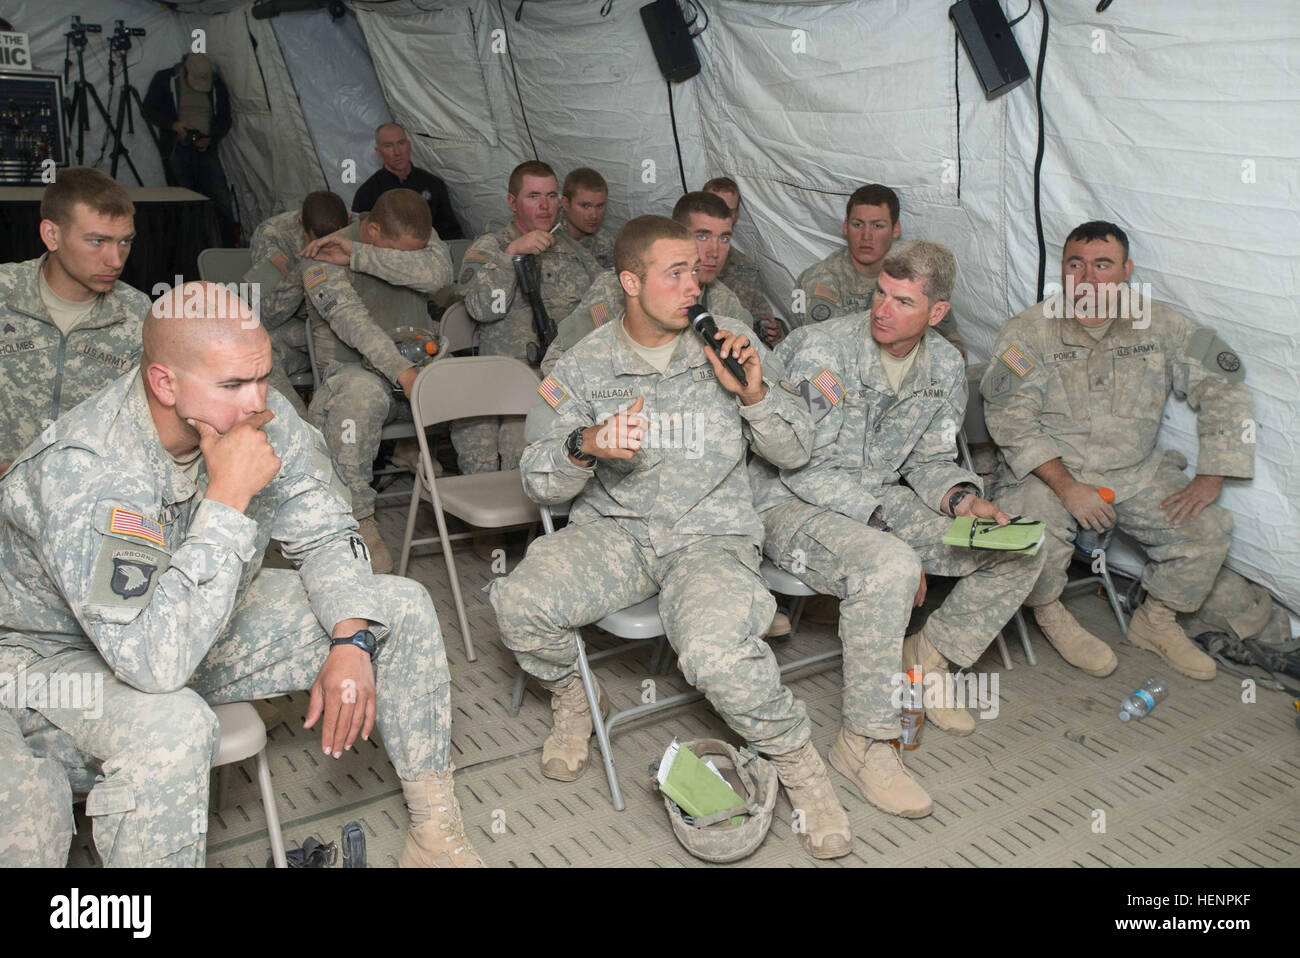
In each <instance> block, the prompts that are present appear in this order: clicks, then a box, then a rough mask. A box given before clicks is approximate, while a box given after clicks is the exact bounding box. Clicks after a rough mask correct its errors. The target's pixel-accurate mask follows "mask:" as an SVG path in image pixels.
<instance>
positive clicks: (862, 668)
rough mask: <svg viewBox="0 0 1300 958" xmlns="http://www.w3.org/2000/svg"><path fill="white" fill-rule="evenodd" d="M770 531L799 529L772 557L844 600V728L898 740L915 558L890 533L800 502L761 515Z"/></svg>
mask: <svg viewBox="0 0 1300 958" xmlns="http://www.w3.org/2000/svg"><path fill="white" fill-rule="evenodd" d="M763 520H764V525H766V526H767V527H768V529H769V530H770V529H772V528H773V527H774V526H778V525H779V526H781V527H784V528H787V529H789V528H797V529H798V531H797V532H795V533H794V535H793V536H790V537H789V543H788V545H779V546H777V547H775V548H773V545H774V543H773V542H772V540H771V539H769V540H768V544H767V547H765V550H764V551H766V552H767V556H768V558H769V559H771V560H772V561H773V562H775V563H776V564H777V565H778V566H780V567H781V568H782V569H784V570H785V571H786V572H789V573H791V574H793V575H795V576H797V577H798V578H799V579H800V580H802V581H803V582H804V584H805V585H807V586H808V588H810V589H815V590H816V591H817V592H819V593H822V594H823V595H833V596H836V597H837V598H839V600H840V625H839V628H840V641H841V642H843V644H844V704H843V706H842V711H843V722H844V725H845V726H846V727H848V728H849V729H850V730H851V731H853V732H856V733H857V734H859V735H865V736H867V737H869V738H875V739H892V738H898V735H899V717H898V716H899V713H898V707H897V706H896V705H894V704H892V702H893V695H894V690H895V688H897V687H898V682H899V678H898V676H899V672H900V668H901V665H902V655H903V634H904V633H905V632H906V630H907V622H908V619H909V618H910V617H911V614H912V597H913V596H914V595H915V593H916V587H917V586H918V585H919V584H920V580H921V562H920V560H919V559H918V558H917V557H916V553H915V552H913V551H912V549H911V548H910V547H909V546H908V545H907V543H905V542H903V540H901V539H899V538H898V537H897V536H893V535H890V534H889V533H888V532H881V531H879V530H878V529H873V528H871V526H869V525H867V524H866V523H864V522H859V521H858V520H857V519H850V518H849V517H848V516H845V515H841V514H840V513H838V512H831V511H829V510H827V509H823V508H821V507H819V506H812V505H809V504H808V503H806V502H802V501H800V500H798V499H796V500H793V501H790V502H785V503H782V504H780V505H778V506H776V507H774V508H772V509H768V510H767V511H766V512H764V513H763Z"/></svg>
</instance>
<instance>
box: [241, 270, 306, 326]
mask: <svg viewBox="0 0 1300 958" xmlns="http://www.w3.org/2000/svg"><path fill="white" fill-rule="evenodd" d="M244 282H245V283H248V284H256V285H251V288H253V289H256V290H257V299H258V302H257V310H258V316H259V318H260V319H261V321H262V325H263V326H265V327H266V328H267V330H268V331H270V330H273V329H278V328H279V327H280V326H282V325H283V324H284V323H286V322H288V321H289V320H290V319H292V318H293V315H294V313H296V312H297V311H298V307H299V306H301V305H302V264H301V263H300V262H299V263H293V264H290V262H289V260H288V259H287V258H285V257H281V259H280V260H276V259H270V258H268V259H264V260H262V261H261V262H257V261H254V264H253V268H252V269H250V270H249V271H248V272H247V273H245V274H244Z"/></svg>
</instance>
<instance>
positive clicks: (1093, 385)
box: [980, 220, 1255, 679]
mask: <svg viewBox="0 0 1300 958" xmlns="http://www.w3.org/2000/svg"><path fill="white" fill-rule="evenodd" d="M1061 273H1062V285H1063V286H1064V290H1063V292H1062V293H1060V294H1058V295H1057V296H1054V297H1052V298H1050V299H1048V300H1047V301H1045V302H1042V303H1038V304H1036V305H1034V306H1031V307H1030V308H1029V309H1027V310H1025V311H1024V312H1023V313H1021V314H1020V315H1019V316H1013V317H1012V318H1011V319H1009V320H1008V321H1007V323H1006V325H1005V326H1003V327H1002V331H1001V332H1000V333H999V334H998V341H997V344H996V345H995V346H994V347H993V355H994V357H995V358H994V360H993V361H992V362H990V363H989V367H988V370H987V371H986V372H985V374H984V379H983V381H982V382H981V384H980V389H981V391H982V392H983V393H984V400H985V410H984V412H985V417H986V419H987V421H988V427H989V433H990V434H991V435H992V436H993V438H994V439H995V440H996V441H997V444H998V455H999V457H1000V458H1001V460H1002V464H1003V470H1002V471H1003V478H1002V482H1003V483H1004V484H1005V488H1004V489H1001V490H999V497H1000V498H1002V499H1003V500H1004V501H1005V502H1007V503H1008V506H1009V507H1014V508H1015V509H1016V510H1017V511H1020V512H1024V513H1027V514H1030V515H1033V516H1035V517H1036V518H1039V519H1043V520H1044V521H1046V522H1047V539H1046V540H1045V541H1044V542H1043V552H1044V553H1045V555H1046V563H1045V565H1044V566H1043V575H1042V577H1041V578H1040V579H1039V580H1038V584H1037V585H1035V586H1034V591H1033V592H1031V593H1030V595H1029V597H1028V599H1026V603H1027V604H1028V605H1029V606H1031V607H1032V608H1033V610H1034V617H1035V618H1036V619H1037V620H1038V624H1039V626H1040V627H1041V628H1042V630H1043V632H1044V634H1045V635H1046V636H1047V638H1048V640H1049V641H1050V642H1051V643H1052V645H1053V646H1054V647H1055V648H1056V650H1057V651H1058V652H1060V653H1061V656H1062V658H1064V659H1065V660H1066V661H1067V662H1069V663H1070V664H1071V665H1073V666H1075V667H1077V668H1079V669H1082V670H1083V671H1085V672H1087V673H1089V674H1090V675H1107V674H1109V673H1110V672H1111V671H1113V670H1114V668H1115V664H1116V659H1115V653H1114V652H1112V651H1111V649H1110V647H1109V646H1108V645H1107V644H1106V643H1105V642H1103V641H1102V640H1101V639H1099V638H1097V637H1096V636H1095V635H1093V634H1092V633H1090V632H1088V631H1087V630H1086V629H1084V628H1083V627H1082V626H1081V625H1079V623H1078V622H1076V621H1075V619H1074V617H1073V616H1072V615H1070V613H1069V612H1068V611H1067V610H1066V608H1065V606H1063V605H1062V604H1061V602H1060V595H1061V590H1062V589H1064V588H1065V583H1066V570H1067V568H1068V567H1069V564H1070V556H1071V554H1072V553H1073V551H1074V538H1075V536H1076V535H1077V534H1078V531H1079V529H1081V528H1085V529H1091V530H1093V531H1096V532H1104V531H1105V530H1107V529H1110V528H1112V527H1113V526H1116V525H1118V526H1119V528H1120V529H1122V530H1124V531H1125V532H1127V533H1128V534H1129V535H1131V536H1133V538H1135V539H1137V540H1138V541H1139V542H1141V543H1142V544H1143V545H1144V546H1145V547H1146V549H1147V558H1148V560H1149V561H1148V563H1147V565H1146V568H1145V569H1144V570H1143V572H1142V584H1143V585H1144V586H1145V587H1146V590H1147V593H1148V595H1147V599H1146V601H1145V602H1143V603H1142V606H1141V607H1140V608H1139V609H1138V610H1137V612H1136V613H1134V615H1133V619H1132V621H1131V622H1130V623H1129V630H1128V640H1129V641H1130V642H1131V643H1133V644H1134V645H1136V646H1137V647H1138V648H1140V649H1146V650H1147V651H1149V652H1154V653H1156V654H1157V655H1159V656H1160V657H1161V658H1162V659H1164V660H1165V661H1166V662H1168V663H1169V665H1170V667H1171V668H1173V669H1174V670H1175V671H1177V672H1181V673H1182V674H1183V675H1188V676H1191V677H1192V678H1194V679H1212V678H1214V676H1215V673H1216V671H1217V668H1216V666H1215V663H1214V660H1213V659H1212V658H1210V657H1209V656H1208V655H1206V654H1205V653H1204V652H1202V651H1201V650H1200V649H1198V648H1196V646H1194V645H1193V644H1192V643H1191V641H1190V640H1189V639H1188V638H1187V635H1186V633H1184V632H1183V629H1182V627H1181V626H1180V625H1179V624H1178V621H1177V619H1176V618H1175V613H1178V612H1182V613H1190V612H1194V611H1195V610H1196V609H1198V608H1199V607H1200V606H1201V604H1202V603H1203V602H1204V601H1205V598H1206V596H1207V595H1208V594H1209V593H1210V590H1211V588H1212V587H1213V586H1214V583H1215V577H1216V575H1217V574H1218V572H1219V568H1220V567H1221V566H1222V565H1223V560H1224V557H1225V556H1227V554H1228V546H1229V545H1230V544H1231V539H1232V514H1231V513H1230V512H1228V511H1227V510H1226V509H1223V508H1221V507H1220V506H1217V505H1214V501H1215V499H1217V498H1218V496H1219V490H1220V489H1222V488H1223V480H1224V477H1225V476H1234V477H1238V478H1242V479H1249V478H1250V477H1251V476H1253V475H1254V473H1255V445H1254V442H1253V437H1252V438H1251V439H1250V440H1247V439H1246V437H1245V435H1244V434H1243V430H1244V429H1245V424H1249V423H1250V422H1251V421H1252V417H1253V406H1252V402H1251V396H1250V391H1249V390H1248V389H1247V388H1246V387H1245V385H1243V382H1242V381H1243V380H1244V379H1245V377H1246V370H1245V367H1244V366H1243V364H1242V362H1241V358H1240V357H1239V356H1238V355H1237V354H1236V353H1235V352H1234V351H1233V350H1232V347H1231V346H1229V345H1228V344H1227V343H1225V342H1224V341H1223V340H1222V339H1220V338H1219V336H1218V335H1217V334H1216V333H1215V331H1214V330H1212V329H1209V328H1208V327H1205V326H1198V325H1197V324H1195V323H1193V322H1192V321H1191V320H1189V319H1188V318H1187V317H1186V316H1184V315H1182V314H1181V313H1179V312H1177V311H1175V310H1174V309H1172V308H1170V307H1169V306H1167V305H1165V304H1164V303H1161V302H1157V301H1156V300H1153V299H1149V298H1147V297H1145V296H1143V295H1138V294H1136V293H1135V292H1134V291H1133V290H1132V289H1131V288H1130V287H1129V286H1128V285H1127V284H1128V281H1129V277H1130V276H1132V273H1133V261H1132V260H1131V259H1129V255H1128V237H1127V236H1126V235H1125V234H1124V231H1123V230H1122V229H1120V227H1118V226H1116V225H1115V224H1114V223H1107V222H1104V221H1100V220H1097V221H1093V222H1089V223H1084V224H1082V225H1081V226H1078V227H1076V228H1075V229H1074V230H1073V231H1072V232H1071V233H1070V235H1069V236H1068V237H1067V238H1066V241H1065V249H1064V250H1063V252H1062V256H1061ZM1171 392H1172V393H1173V394H1174V395H1175V396H1177V397H1178V398H1179V399H1185V400H1186V401H1187V404H1188V405H1189V406H1190V407H1191V408H1192V409H1193V410H1194V411H1195V412H1196V413H1197V419H1196V426H1197V435H1198V440H1199V444H1198V451H1197V461H1196V476H1195V477H1194V478H1193V479H1191V480H1190V481H1189V480H1188V479H1187V476H1186V475H1185V474H1184V472H1183V469H1184V467H1185V466H1186V465H1187V460H1186V459H1185V458H1184V457H1183V455H1182V454H1181V453H1179V452H1176V451H1173V450H1164V449H1161V448H1160V447H1159V446H1157V445H1156V432H1157V431H1158V430H1159V428H1160V422H1161V417H1162V415H1163V412H1164V408H1165V402H1166V401H1167V400H1168V398H1169V394H1170V393H1171ZM1101 488H1107V489H1110V490H1111V491H1112V492H1113V493H1114V503H1113V504H1111V503H1107V502H1105V501H1104V500H1103V499H1102V498H1101V496H1100V494H1099V493H1098V490H1099V489H1101Z"/></svg>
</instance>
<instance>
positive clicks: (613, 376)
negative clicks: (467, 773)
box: [489, 216, 852, 858]
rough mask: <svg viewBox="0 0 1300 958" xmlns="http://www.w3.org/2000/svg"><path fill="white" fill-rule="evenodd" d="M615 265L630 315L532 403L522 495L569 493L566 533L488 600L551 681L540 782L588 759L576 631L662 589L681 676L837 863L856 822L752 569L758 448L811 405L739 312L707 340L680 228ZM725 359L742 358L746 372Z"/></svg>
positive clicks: (512, 639)
mask: <svg viewBox="0 0 1300 958" xmlns="http://www.w3.org/2000/svg"><path fill="white" fill-rule="evenodd" d="M614 258H615V262H616V265H617V266H618V267H619V280H620V282H621V283H622V285H623V290H624V294H625V300H626V304H625V305H626V313H625V315H624V316H623V317H622V318H621V319H620V320H619V321H618V322H611V323H607V324H605V325H604V326H602V327H601V328H600V329H597V330H596V331H595V332H593V333H592V334H591V335H589V336H587V337H586V338H585V339H583V340H582V342H580V343H578V345H577V346H576V347H574V349H573V350H571V351H570V352H569V353H567V354H566V355H565V357H564V358H563V359H562V360H560V363H559V365H558V366H556V367H555V372H554V373H552V374H551V375H550V376H548V377H547V378H546V379H544V380H543V381H542V384H541V386H539V387H538V393H539V394H540V395H541V399H540V400H539V401H538V403H537V404H536V405H535V406H534V407H533V409H532V410H531V411H530V413H529V415H528V431H527V435H528V437H529V438H530V440H531V442H530V444H529V446H528V448H527V449H526V450H525V451H524V455H523V459H522V461H521V463H520V466H521V469H522V471H523V478H524V488H525V490H526V491H527V493H528V495H529V496H531V497H532V498H533V499H535V500H536V501H538V502H543V503H559V502H565V501H567V500H569V499H573V498H574V497H575V496H576V497H577V498H576V500H575V502H574V505H573V509H572V511H571V513H570V520H569V525H568V526H567V527H565V528H564V529H562V530H561V531H559V532H558V533H555V534H554V535H548V536H542V537H541V538H539V539H536V540H534V542H533V544H532V545H531V546H530V547H529V549H528V555H527V556H526V557H525V558H524V560H523V562H521V563H520V564H519V566H518V567H517V568H516V569H515V571H514V572H513V573H511V574H510V575H509V576H507V577H506V578H504V579H496V580H495V581H493V583H492V585H491V588H490V592H489V596H490V598H491V602H492V607H493V608H494V609H495V610H496V614H497V621H498V623H499V624H500V627H501V637H502V640H503V641H504V642H505V644H506V646H507V647H508V648H510V650H511V651H513V652H514V653H515V657H516V658H517V659H518V660H519V664H520V667H521V668H523V669H524V670H525V671H526V672H528V673H529V674H530V675H532V676H534V677H536V678H537V679H538V680H539V681H541V682H542V684H543V685H544V686H545V687H546V688H547V689H548V690H549V691H550V692H551V707H552V710H553V712H554V721H553V727H552V729H551V734H550V735H549V736H548V737H547V739H546V742H545V744H544V745H543V747H542V774H543V775H545V776H547V777H548V778H554V779H558V780H560V781H566V782H568V781H573V780H574V779H576V778H578V776H579V775H581V774H582V772H583V770H584V769H585V768H586V766H587V759H588V739H589V737H590V736H591V732H592V725H593V723H592V715H591V711H590V708H589V704H588V701H587V697H586V694H585V692H584V689H583V684H582V679H581V678H580V677H579V676H578V675H577V673H576V671H575V669H576V664H577V645H576V643H575V641H574V636H575V634H576V632H575V630H577V629H578V628H580V627H582V626H583V625H586V624H588V623H591V622H594V621H596V620H597V619H599V618H600V617H601V616H603V615H606V614H608V613H609V612H612V611H614V610H617V609H621V608H624V607H626V606H629V605H632V604H634V603H637V602H640V601H641V600H643V599H645V598H648V597H649V596H651V595H654V594H655V593H656V592H658V593H659V614H660V616H661V617H662V618H663V622H664V627H665V629H666V630H667V637H668V641H669V643H670V644H671V645H672V647H673V648H674V650H676V652H677V655H678V660H679V662H680V664H681V667H682V672H683V674H684V675H685V676H686V677H687V679H688V680H689V681H690V682H692V683H693V684H694V685H696V686H697V687H698V688H699V689H700V690H701V691H702V692H703V693H704V694H705V696H706V697H707V698H708V700H709V701H710V702H711V703H712V704H713V706H714V708H716V709H717V711H718V713H719V714H720V715H721V716H722V717H723V719H725V720H726V722H727V723H728V724H729V725H730V726H731V727H732V728H733V729H735V730H736V732H737V733H739V734H740V735H742V736H743V737H744V738H745V739H746V740H747V741H748V742H750V743H752V744H753V745H754V747H755V748H756V749H758V750H759V751H761V752H763V753H764V754H766V755H768V756H769V757H770V758H771V760H772V763H773V764H774V765H775V766H776V768H777V772H778V774H779V775H780V777H781V782H782V783H783V784H784V785H785V787H786V789H787V791H788V793H789V796H790V804H791V806H792V807H793V808H795V809H797V810H800V811H802V812H803V818H804V824H805V826H806V827H805V829H804V830H803V832H802V833H801V836H800V838H801V841H802V843H803V845H804V848H805V849H806V850H807V851H808V852H809V853H810V854H812V855H813V856H814V857H817V858H838V857H841V856H843V855H847V854H848V853H849V852H850V851H851V850H852V830H851V829H850V827H849V821H848V817H847V816H846V815H845V813H844V809H843V807H842V806H841V805H840V803H839V800H838V799H837V798H836V795H835V790H834V788H833V787H832V786H831V783H830V779H829V777H828V776H827V773H826V768H825V766H824V765H823V764H822V760H821V757H820V756H819V755H818V754H817V750H816V749H815V748H814V747H813V746H812V743H811V741H810V738H811V730H810V727H809V724H808V717H807V714H806V712H805V709H804V706H803V704H802V703H801V702H799V701H797V700H796V699H795V698H794V696H793V695H791V694H790V690H789V689H787V688H786V687H785V686H784V685H782V684H781V675H780V672H779V670H778V668H777V664H776V659H775V657H774V656H773V655H772V650H771V649H770V648H769V647H768V646H767V644H766V643H765V642H763V640H762V635H763V632H764V630H765V629H766V628H767V625H768V623H769V622H771V620H772V612H773V611H774V609H775V607H776V604H775V602H774V601H773V600H772V596H771V594H770V593H769V592H768V591H767V587H766V586H765V585H764V584H763V579H762V576H761V575H760V574H759V561H760V559H761V558H762V557H761V555H760V553H759V545H760V543H761V542H762V538H763V527H762V523H761V522H760V521H759V518H758V515H757V513H755V511H754V504H753V500H752V498H751V494H750V488H749V477H748V476H747V475H746V473H745V459H746V456H747V455H748V451H749V449H750V447H751V446H752V447H753V450H754V451H755V452H756V453H757V454H759V455H761V456H764V457H766V458H768V459H769V460H771V461H773V462H775V463H777V464H778V465H780V466H783V467H788V468H794V467H797V466H798V465H800V464H801V463H803V462H805V461H806V460H807V458H808V444H809V440H810V437H811V423H810V422H809V420H808V409H807V406H805V404H804V403H803V401H802V400H801V399H800V397H799V394H798V392H797V391H796V390H794V389H793V388H792V387H791V386H790V385H789V383H787V382H785V380H784V371H783V370H782V368H781V364H780V362H779V361H777V360H776V359H775V358H774V357H772V356H771V355H769V354H768V353H767V351H766V348H765V347H763V346H762V345H759V344H751V342H750V340H749V336H748V335H747V334H746V332H745V331H744V327H743V326H741V324H739V323H738V322H736V320H735V319H734V318H731V317H719V318H718V323H719V326H720V327H721V328H722V333H721V336H720V338H719V339H718V340H717V341H716V343H715V344H714V345H713V346H710V347H706V346H705V344H704V343H703V342H702V341H701V340H700V338H699V337H698V336H697V335H696V334H695V333H694V332H693V331H692V330H691V329H690V321H689V318H688V313H687V310H688V309H689V308H690V307H691V306H692V305H694V303H695V299H696V297H697V296H698V295H699V292H700V288H699V285H698V284H697V283H696V281H695V271H696V269H697V268H698V266H699V262H700V257H699V253H698V251H697V249H696V245H695V241H694V239H693V238H692V236H691V234H690V231H689V230H687V229H686V228H685V227H684V226H682V225H681V224H680V223H677V222H674V221H673V220H669V219H664V218H663V217H659V216H639V217H637V218H636V219H633V220H632V221H631V222H629V223H628V224H627V225H626V226H624V227H623V229H622V230H621V231H620V232H619V234H618V239H617V240H616V241H615V245H614ZM720 356H721V357H723V358H726V357H734V358H735V359H736V360H737V361H738V362H740V363H741V365H742V366H743V367H744V371H745V378H746V379H747V384H745V385H742V384H741V383H740V381H739V379H738V378H737V377H736V376H734V375H733V374H732V373H731V372H730V371H728V370H727V368H726V367H725V366H723V364H722V362H721V361H720V360H719V357H720ZM674 424H676V425H674ZM601 695H602V698H603V693H601Z"/></svg>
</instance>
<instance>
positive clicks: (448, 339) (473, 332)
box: [438, 240, 482, 358]
mask: <svg viewBox="0 0 1300 958" xmlns="http://www.w3.org/2000/svg"><path fill="white" fill-rule="evenodd" d="M457 242H460V241H459V240H458V241H457ZM481 328H482V327H480V326H479V324H478V323H476V322H474V320H473V319H472V318H471V317H470V315H469V310H467V309H466V308H465V304H464V303H463V302H460V303H452V304H451V305H450V306H448V307H447V309H446V311H445V312H444V313H443V314H442V329H441V337H442V351H441V352H440V353H439V354H438V355H439V356H441V357H444V358H445V357H447V356H450V355H452V354H453V353H459V352H461V351H462V350H466V349H473V350H477V349H478V337H479V331H480V330H481Z"/></svg>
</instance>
